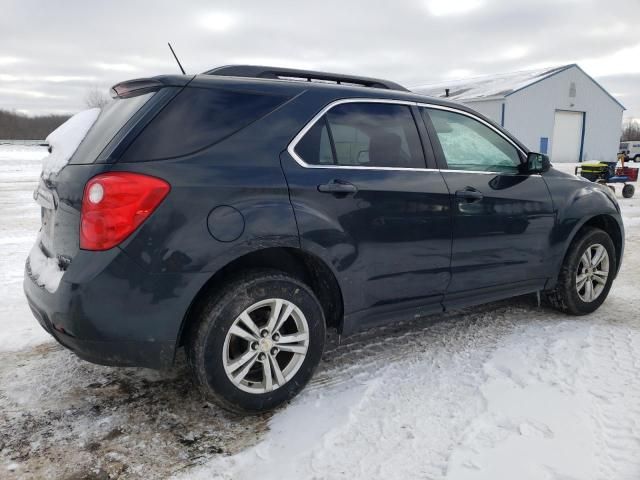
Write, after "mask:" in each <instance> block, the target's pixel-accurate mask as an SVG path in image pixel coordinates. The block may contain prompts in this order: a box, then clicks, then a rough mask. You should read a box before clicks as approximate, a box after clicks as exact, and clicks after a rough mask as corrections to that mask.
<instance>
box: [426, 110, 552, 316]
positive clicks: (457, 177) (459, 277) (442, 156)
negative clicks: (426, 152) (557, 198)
mask: <svg viewBox="0 0 640 480" xmlns="http://www.w3.org/2000/svg"><path fill="white" fill-rule="evenodd" d="M420 110H421V114H422V116H423V118H424V120H425V123H426V125H427V129H428V131H429V135H430V137H432V140H433V146H434V151H435V155H436V158H437V160H438V162H439V166H440V167H441V169H442V170H441V171H442V174H443V176H444V179H445V182H446V184H447V186H448V188H449V191H450V194H451V204H452V213H453V235H452V242H453V243H452V253H451V282H450V284H449V288H448V290H447V294H446V298H445V305H446V306H447V307H454V306H456V305H462V304H471V303H477V302H478V301H479V299H480V300H481V301H484V300H487V301H488V300H491V299H496V298H501V297H508V296H510V295H514V294H517V293H524V292H528V291H534V290H536V289H541V288H542V287H543V286H544V283H545V281H546V279H547V277H548V272H549V262H548V255H547V253H548V252H549V248H550V240H551V232H552V228H553V225H554V222H555V214H554V210H553V205H552V201H551V195H550V194H549V191H548V189H547V187H546V184H545V182H544V180H543V178H542V177H541V176H540V175H538V174H524V173H521V170H520V165H521V163H522V162H523V160H524V158H525V157H524V154H525V152H524V151H522V149H521V148H520V147H519V146H517V145H516V144H515V143H514V142H513V141H511V140H510V139H509V138H508V136H506V135H505V134H503V133H502V132H500V130H499V129H497V128H496V127H494V126H493V125H491V124H490V123H489V122H486V121H484V120H483V119H481V118H479V117H477V116H475V115H473V114H471V113H468V112H465V111H457V110H455V109H450V108H447V107H437V106H433V107H430V108H422V107H421V109H420Z"/></svg>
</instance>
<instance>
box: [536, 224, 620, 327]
mask: <svg viewBox="0 0 640 480" xmlns="http://www.w3.org/2000/svg"><path fill="white" fill-rule="evenodd" d="M616 272H617V263H616V250H615V247H614V245H613V241H612V240H611V237H610V236H609V234H608V233H607V232H605V231H604V230H601V229H599V228H593V227H586V228H584V229H583V230H582V231H581V232H580V233H578V235H577V237H576V238H575V239H574V240H573V242H572V243H571V246H570V247H569V250H568V252H567V254H566V256H565V259H564V262H563V264H562V267H561V268H560V273H559V275H558V283H557V284H556V287H555V288H554V289H553V290H551V291H548V292H545V293H546V296H547V299H548V300H549V302H550V303H551V304H552V305H553V306H554V307H555V308H557V309H558V310H560V311H562V312H565V313H569V314H571V315H586V314H589V313H591V312H593V311H595V310H596V309H597V308H598V307H600V305H602V303H603V302H604V301H605V299H606V298H607V295H608V294H609V290H610V289H611V284H612V282H613V279H614V277H615V275H616Z"/></svg>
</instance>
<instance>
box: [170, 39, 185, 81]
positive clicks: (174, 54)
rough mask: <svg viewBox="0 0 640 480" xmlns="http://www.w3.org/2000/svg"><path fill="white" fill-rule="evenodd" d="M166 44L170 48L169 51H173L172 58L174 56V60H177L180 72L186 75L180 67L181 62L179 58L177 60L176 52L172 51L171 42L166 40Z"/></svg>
mask: <svg viewBox="0 0 640 480" xmlns="http://www.w3.org/2000/svg"><path fill="white" fill-rule="evenodd" d="M167 45H169V50H171V53H173V58H175V59H176V62H178V67H180V71H181V72H182V74H183V75H186V73H185V71H184V68H182V64H181V63H180V60H178V56H177V55H176V52H174V51H173V47H172V46H171V43H170V42H167Z"/></svg>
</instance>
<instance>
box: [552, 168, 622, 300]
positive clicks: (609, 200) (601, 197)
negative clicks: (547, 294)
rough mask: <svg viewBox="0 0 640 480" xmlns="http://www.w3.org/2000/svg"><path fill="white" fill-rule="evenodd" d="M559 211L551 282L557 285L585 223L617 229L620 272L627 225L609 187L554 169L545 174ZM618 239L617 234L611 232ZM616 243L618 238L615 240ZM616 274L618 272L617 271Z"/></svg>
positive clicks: (553, 232)
mask: <svg viewBox="0 0 640 480" xmlns="http://www.w3.org/2000/svg"><path fill="white" fill-rule="evenodd" d="M543 178H544V180H545V182H546V184H547V187H548V188H549V192H550V194H551V198H552V200H553V205H554V209H555V211H556V224H555V226H554V228H553V231H552V232H551V242H550V244H551V250H550V254H551V256H552V260H551V262H550V265H551V266H552V269H553V270H552V272H551V277H550V278H551V280H550V282H549V283H548V284H547V288H551V287H552V286H553V285H555V281H556V279H557V277H558V273H559V271H560V267H561V266H562V262H563V260H564V258H565V256H566V254H567V252H568V250H569V247H570V246H571V242H572V241H573V239H574V238H575V236H576V235H577V233H578V232H579V231H580V229H581V228H583V227H584V226H585V225H586V224H593V225H597V226H607V229H609V228H616V229H617V230H618V232H617V233H619V238H620V245H619V247H620V249H619V252H618V262H617V265H618V269H619V268H620V263H621V262H620V260H621V259H622V252H623V249H624V225H623V223H622V216H621V214H620V206H619V205H618V202H617V200H616V198H615V196H614V195H613V193H612V192H611V191H610V190H609V188H608V187H607V186H604V185H599V184H596V183H592V182H589V181H585V180H583V179H581V178H578V177H576V176H574V175H568V174H564V173H562V172H557V171H555V170H553V169H552V170H551V171H550V172H548V173H547V174H545V175H543ZM611 233H612V236H613V237H615V232H611ZM614 240H615V238H614ZM616 273H617V272H616Z"/></svg>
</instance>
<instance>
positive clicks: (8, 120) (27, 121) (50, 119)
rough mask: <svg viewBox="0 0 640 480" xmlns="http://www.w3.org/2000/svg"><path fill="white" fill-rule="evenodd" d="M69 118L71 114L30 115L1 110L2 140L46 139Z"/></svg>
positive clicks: (0, 135)
mask: <svg viewBox="0 0 640 480" xmlns="http://www.w3.org/2000/svg"><path fill="white" fill-rule="evenodd" d="M68 118H69V115H43V116H38V117H29V116H28V115H24V114H22V113H18V112H13V111H9V110H0V140H44V139H45V138H46V137H47V135H49V134H50V133H51V132H53V131H54V130H55V129H56V128H58V127H59V126H60V125H62V124H63V123H64V122H66V121H67V119H68Z"/></svg>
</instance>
